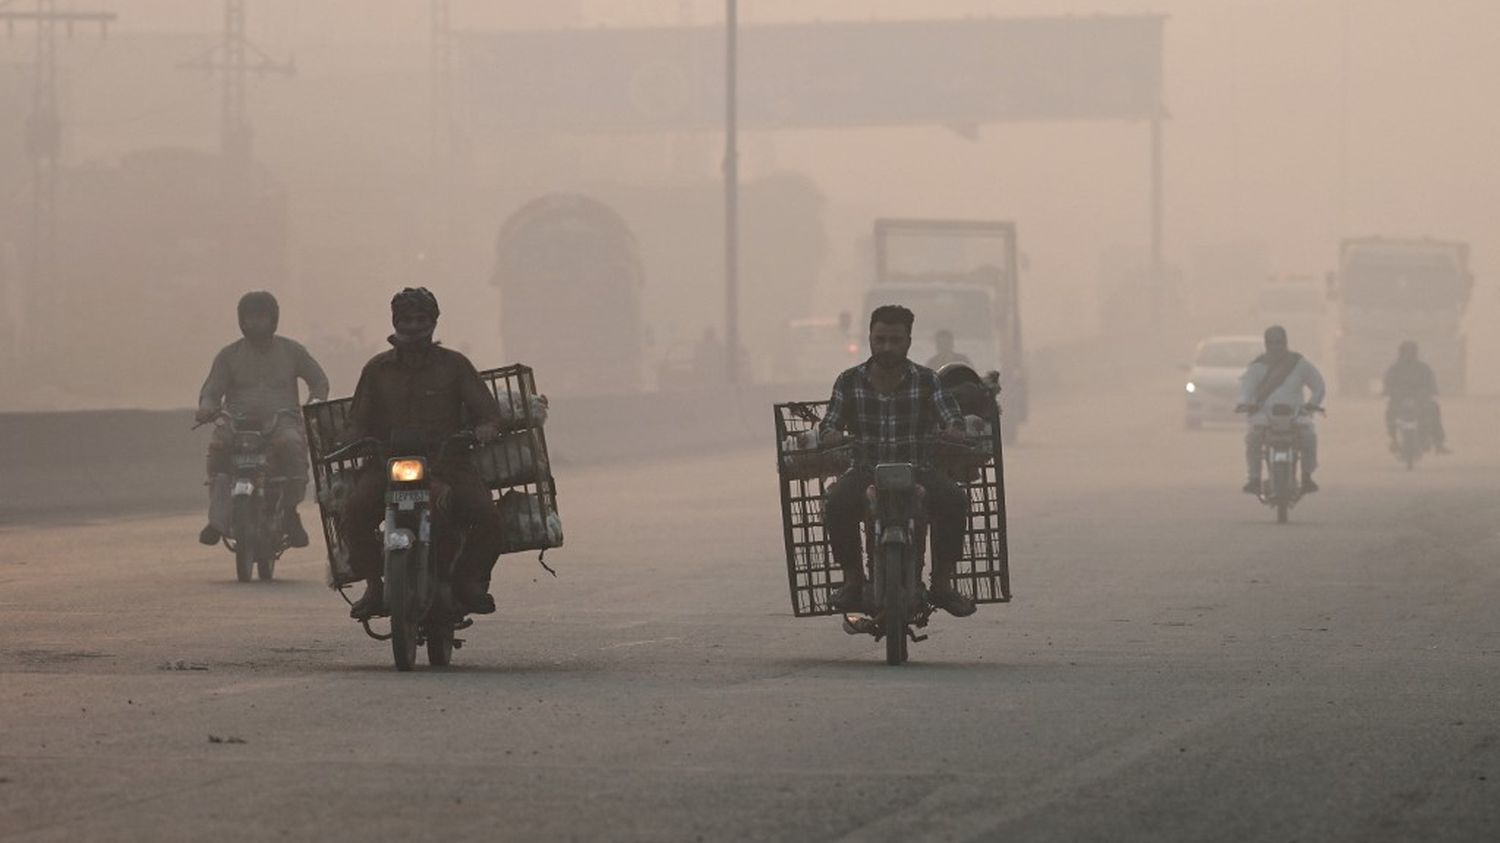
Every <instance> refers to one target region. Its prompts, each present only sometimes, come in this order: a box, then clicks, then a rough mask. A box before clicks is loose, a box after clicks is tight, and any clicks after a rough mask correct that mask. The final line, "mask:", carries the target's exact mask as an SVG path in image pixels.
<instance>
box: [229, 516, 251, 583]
mask: <svg viewBox="0 0 1500 843" xmlns="http://www.w3.org/2000/svg"><path fill="white" fill-rule="evenodd" d="M230 523H231V524H233V525H234V526H233V530H234V575H235V577H236V578H237V579H238V580H239V581H240V582H250V579H251V574H252V573H253V572H254V570H255V552H256V541H255V502H254V501H253V500H251V499H250V498H248V497H238V498H235V499H234V515H233V520H232V521H231V522H230Z"/></svg>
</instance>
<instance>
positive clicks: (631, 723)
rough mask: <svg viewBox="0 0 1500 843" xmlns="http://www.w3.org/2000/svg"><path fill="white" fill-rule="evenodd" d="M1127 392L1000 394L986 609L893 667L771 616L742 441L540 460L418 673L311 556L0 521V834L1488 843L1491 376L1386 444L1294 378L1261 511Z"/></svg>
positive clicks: (1492, 808)
mask: <svg viewBox="0 0 1500 843" xmlns="http://www.w3.org/2000/svg"><path fill="white" fill-rule="evenodd" d="M1146 397H1147V398H1148V399H1150V400H1147V401H1142V400H1141V398H1142V396H1141V395H1139V394H1137V395H1125V394H1120V395H1116V396H1102V397H1095V398H1094V399H1092V401H1091V402H1090V403H1088V404H1085V403H1083V402H1082V400H1081V399H1070V400H1058V401H1054V402H1052V403H1046V402H1042V403H1041V404H1040V406H1038V407H1037V408H1036V411H1035V414H1034V419H1033V422H1032V423H1031V424H1029V425H1028V426H1027V427H1026V429H1025V431H1024V433H1023V436H1022V444H1021V445H1020V446H1018V447H1017V448H1015V449H1014V450H1013V451H1012V452H1011V454H1010V456H1009V464H1008V478H1009V485H1010V489H1009V491H1010V506H1011V520H1012V558H1013V561H1012V567H1013V580H1014V591H1015V595H1016V599H1015V602H1014V603H1013V604H1011V605H1008V606H993V607H986V608H982V609H981V610H980V612H979V613H978V614H977V615H975V616H974V617H972V618H969V619H966V620H956V619H951V618H948V617H946V616H940V617H939V618H938V619H937V621H936V622H935V624H934V626H933V628H932V629H931V639H930V640H929V641H927V642H924V643H922V644H919V645H913V650H912V659H913V660H912V662H911V663H910V664H908V665H906V666H904V667H900V668H891V667H886V666H885V665H884V664H883V662H882V659H881V649H880V647H881V645H878V644H876V643H875V642H874V641H873V640H871V639H869V638H854V637H848V636H846V635H844V634H843V632H841V631H840V629H839V627H838V625H837V623H836V622H834V621H833V620H831V619H802V620H799V619H794V618H792V617H791V615H790V607H789V602H788V598H787V591H786V582H785V574H784V567H783V562H782V550H781V545H780V543H781V532H780V527H779V522H778V512H777V503H776V500H777V499H776V487H775V477H774V473H773V461H772V459H771V458H770V453H769V444H768V445H767V447H766V448H763V449H758V450H751V451H744V452H737V453H727V454H724V455H722V456H718V457H714V458H706V459H705V458H694V459H682V460H669V461H658V462H651V463H638V464H632V465H617V466H612V467H596V468H574V469H569V470H567V471H564V472H560V476H559V484H560V487H561V492H562V499H561V503H562V507H563V514H564V518H565V522H566V525H567V530H568V543H567V547H566V548H564V549H562V550H560V551H557V552H555V553H553V554H551V555H549V557H548V561H549V563H551V564H553V565H554V566H555V567H556V568H557V569H558V570H559V573H560V576H559V578H557V579H553V578H552V577H551V576H549V575H547V574H546V572H544V571H543V570H542V569H541V568H540V567H539V566H537V565H536V563H535V562H534V560H532V559H531V558H528V557H507V558H506V559H505V560H504V561H503V562H502V567H501V569H500V573H499V575H498V576H497V579H496V597H497V601H498V603H499V606H500V611H499V613H498V614H496V615H494V616H490V617H488V618H482V619H480V620H479V621H478V623H476V624H475V626H474V627H473V629H471V630H469V632H468V634H467V638H468V644H467V645H466V646H465V647H464V648H463V649H462V650H461V651H459V652H458V653H457V654H456V656H455V666H454V667H452V668H451V669H447V670H431V669H428V668H426V667H422V668H419V669H418V670H417V671H416V672H413V673H409V674H399V673H396V672H395V671H394V670H393V669H392V668H391V666H390V655H389V650H388V648H387V645H385V644H383V643H380V642H376V641H372V640H369V639H367V638H365V636H364V635H363V634H362V633H361V632H360V630H359V628H358V627H357V626H356V625H354V624H353V623H351V622H350V621H349V620H348V619H347V618H346V615H345V607H344V604H343V602H342V601H341V600H340V599H339V598H338V596H337V595H336V594H334V593H332V592H330V591H329V590H328V589H326V588H325V587H324V585H323V579H322V578H323V574H322V564H321V552H320V550H319V549H318V548H313V549H310V550H308V551H300V552H293V553H292V554H290V555H288V556H287V557H286V558H285V559H283V561H282V563H281V565H280V568H279V578H278V579H277V580H276V581H275V582H273V583H266V584H261V583H255V584H248V585H241V584H238V583H236V582H234V581H233V571H232V567H233V566H232V561H231V559H230V558H229V556H228V554H227V553H225V552H224V551H223V550H222V549H206V548H202V547H199V546H198V545H196V544H195V543H194V541H193V539H194V536H195V534H196V532H197V530H198V527H199V526H200V520H199V518H198V517H196V516H172V517H158V518H134V519H128V520H114V521H108V520H106V521H88V522H83V523H74V524H67V523H50V524H47V525H41V526H34V527H16V528H10V529H5V530H3V531H0V625H3V632H0V711H3V721H0V839H3V840H5V841H12V840H15V841H21V840H26V841H41V840H87V839H139V840H204V839H216V840H238V839H319V840H369V839H384V840H408V839H411V840H440V839H441V840H453V839H481V838H482V839H498V840H674V841H675V840H697V839H702V840H768V839H786V840H807V839H831V840H910V839H933V840H995V839H1005V840H1022V841H1024V840H1058V841H1074V840H1112V841H1117V840H1143V841H1145V840H1150V841H1159V840H1277V841H1291V840H1309V841H1312V840H1317V841H1322V840H1348V841H1372V840H1418V839H1420V840H1497V839H1500V704H1497V698H1500V443H1497V441H1496V438H1495V431H1496V429H1497V427H1500V402H1496V401H1493V400H1490V401H1485V400H1481V399H1473V400H1470V401H1468V402H1463V403H1459V402H1454V403H1451V404H1450V406H1449V407H1448V413H1449V419H1450V421H1449V426H1450V430H1451V436H1452V442H1453V445H1454V447H1455V449H1456V451H1457V453H1456V454H1455V455H1454V456H1451V457H1445V458H1436V457H1432V458H1429V459H1427V460H1425V461H1423V462H1422V463H1421V464H1420V465H1419V466H1418V468H1417V470H1416V471H1415V472H1412V473H1408V472H1406V471H1405V470H1403V469H1401V468H1400V467H1398V466H1397V464H1396V462H1395V461H1394V459H1392V458H1391V457H1390V456H1389V455H1388V454H1386V453H1385V451H1384V448H1383V442H1382V436H1383V434H1382V431H1381V421H1380V414H1379V408H1378V407H1376V406H1375V405H1374V404H1353V405H1350V404H1340V403H1339V402H1337V401H1334V402H1331V405H1330V406H1331V408H1332V412H1333V414H1334V415H1333V416H1332V417H1331V418H1330V419H1329V420H1328V421H1327V422H1325V423H1324V424H1323V425H1322V428H1321V429H1322V433H1323V441H1324V451H1325V453H1324V463H1325V468H1324V470H1323V471H1322V473H1321V475H1320V478H1319V479H1320V481H1321V482H1322V485H1323V491H1322V492H1321V493H1319V494H1318V495H1316V496H1313V497H1311V498H1309V499H1307V500H1306V501H1305V502H1304V503H1303V504H1302V505H1301V506H1299V507H1298V508H1297V509H1296V510H1294V511H1293V513H1292V523H1291V524H1289V525H1286V526H1280V527H1278V526H1276V525H1275V524H1274V523H1273V520H1274V514H1273V513H1272V512H1271V511H1270V510H1267V509H1265V508H1264V507H1261V506H1259V505H1258V504H1256V503H1255V501H1254V500H1252V499H1250V498H1248V497H1246V496H1244V495H1241V494H1240V493H1239V492H1238V488H1239V485H1240V483H1241V482H1243V478H1242V477H1241V471H1242V468H1241V457H1240V454H1241V446H1240V439H1239V437H1240V432H1239V430H1238V429H1235V428H1226V429H1220V430H1209V431H1204V432H1198V433H1189V432H1186V431H1184V430H1182V426H1181V420H1180V406H1179V405H1178V403H1177V401H1176V396H1175V395H1171V394H1168V393H1167V392H1166V390H1165V388H1163V390H1162V391H1161V394H1159V395H1157V394H1148V395H1147V396H1146ZM769 416H770V414H769V413H767V419H768V420H769ZM769 439H770V436H769V433H768V435H767V440H768V442H769Z"/></svg>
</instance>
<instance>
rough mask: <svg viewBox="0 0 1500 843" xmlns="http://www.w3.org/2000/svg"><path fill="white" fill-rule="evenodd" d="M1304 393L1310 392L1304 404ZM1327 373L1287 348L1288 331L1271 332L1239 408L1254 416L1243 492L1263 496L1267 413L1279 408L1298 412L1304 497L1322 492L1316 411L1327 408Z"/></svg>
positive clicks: (1245, 381) (1243, 386)
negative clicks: (1316, 476) (1315, 476)
mask: <svg viewBox="0 0 1500 843" xmlns="http://www.w3.org/2000/svg"><path fill="white" fill-rule="evenodd" d="M1304 390H1306V391H1308V392H1310V393H1311V395H1309V396H1307V398H1306V399H1305V402H1304V398H1303V392H1304ZM1327 391H1328V390H1327V387H1326V386H1325V385H1324V383H1323V375H1322V374H1320V373H1319V372H1318V367H1316V366H1314V365H1313V364H1312V363H1310V362H1308V360H1307V358H1305V357H1303V356H1302V355H1300V354H1298V353H1296V352H1294V351H1292V350H1290V349H1289V348H1287V336H1286V329H1285V328H1283V327H1281V326H1280V325H1272V326H1271V327H1269V328H1267V329H1266V353H1265V354H1262V355H1261V356H1260V357H1257V358H1255V362H1253V363H1251V364H1250V368H1248V369H1246V370H1245V374H1244V375H1242V376H1241V377H1240V409H1241V410H1244V411H1247V412H1249V414H1250V432H1249V433H1247V434H1245V467H1246V468H1247V469H1249V472H1250V480H1249V482H1247V483H1246V484H1245V488H1244V491H1245V492H1247V493H1249V494H1252V495H1254V494H1259V493H1260V468H1261V445H1262V444H1263V443H1264V441H1265V437H1266V429H1267V428H1268V427H1269V425H1270V420H1269V419H1268V418H1267V417H1266V414H1267V413H1268V412H1269V411H1270V408H1272V407H1274V406H1276V405H1277V404H1287V405H1289V406H1292V407H1295V408H1297V432H1298V448H1299V450H1300V451H1301V452H1302V493H1303V494H1310V493H1312V492H1316V491H1318V484H1316V483H1314V482H1313V471H1315V470H1317V467H1318V432H1317V430H1315V429H1314V428H1313V420H1312V413H1313V412H1314V411H1316V410H1318V409H1320V408H1321V407H1322V405H1323V396H1324V395H1325V394H1326V393H1327Z"/></svg>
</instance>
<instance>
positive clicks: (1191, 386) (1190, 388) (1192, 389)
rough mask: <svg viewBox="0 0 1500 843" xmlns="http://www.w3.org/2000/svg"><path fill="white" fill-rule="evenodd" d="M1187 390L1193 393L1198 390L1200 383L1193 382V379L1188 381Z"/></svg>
mask: <svg viewBox="0 0 1500 843" xmlns="http://www.w3.org/2000/svg"><path fill="white" fill-rule="evenodd" d="M1187 391H1188V394H1189V395H1192V394H1193V393H1194V392H1197V391H1198V385H1197V384H1195V383H1193V382H1192V381H1188V382H1187Z"/></svg>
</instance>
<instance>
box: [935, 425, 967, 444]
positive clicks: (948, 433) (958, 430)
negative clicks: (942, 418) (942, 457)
mask: <svg viewBox="0 0 1500 843" xmlns="http://www.w3.org/2000/svg"><path fill="white" fill-rule="evenodd" d="M938 438H939V439H941V440H943V441H944V442H965V441H968V438H969V437H968V436H966V435H965V434H964V428H963V425H961V424H955V425H953V426H952V427H949V428H945V429H944V430H943V432H942V433H939V434H938Z"/></svg>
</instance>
